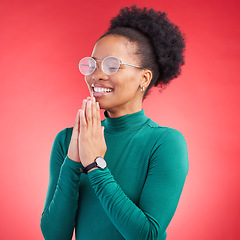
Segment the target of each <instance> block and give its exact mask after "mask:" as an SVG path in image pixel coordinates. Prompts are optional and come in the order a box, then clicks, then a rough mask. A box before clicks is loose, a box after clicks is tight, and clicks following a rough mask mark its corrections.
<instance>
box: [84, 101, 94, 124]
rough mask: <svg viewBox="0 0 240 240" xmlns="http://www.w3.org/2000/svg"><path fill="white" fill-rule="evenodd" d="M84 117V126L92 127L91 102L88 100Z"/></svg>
mask: <svg viewBox="0 0 240 240" xmlns="http://www.w3.org/2000/svg"><path fill="white" fill-rule="evenodd" d="M85 115H86V117H85V118H86V124H87V125H88V126H92V101H91V100H88V101H87V103H86V111H85Z"/></svg>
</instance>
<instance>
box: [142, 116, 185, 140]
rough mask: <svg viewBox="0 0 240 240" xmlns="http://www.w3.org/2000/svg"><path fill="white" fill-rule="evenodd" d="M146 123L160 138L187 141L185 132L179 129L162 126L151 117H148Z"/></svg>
mask: <svg viewBox="0 0 240 240" xmlns="http://www.w3.org/2000/svg"><path fill="white" fill-rule="evenodd" d="M146 124H147V127H148V130H149V131H151V132H152V133H153V134H154V135H156V137H157V138H158V139H159V140H168V141H169V140H172V141H174V140H177V141H185V138H184V136H183V134H182V133H181V132H180V131H179V130H177V129H174V128H171V127H166V126H161V125H159V124H157V123H156V122H154V121H153V120H152V119H150V118H149V119H148V121H147V123H146Z"/></svg>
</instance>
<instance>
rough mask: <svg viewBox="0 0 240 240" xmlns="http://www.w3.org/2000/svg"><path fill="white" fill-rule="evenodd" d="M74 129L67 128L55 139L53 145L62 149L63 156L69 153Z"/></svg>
mask: <svg viewBox="0 0 240 240" xmlns="http://www.w3.org/2000/svg"><path fill="white" fill-rule="evenodd" d="M72 130H73V127H67V128H64V129H62V130H61V131H59V132H58V133H57V135H56V137H55V139H54V143H53V145H54V146H56V147H58V148H59V147H60V148H61V150H62V152H63V154H66V153H67V149H68V146H69V143H70V140H71V137H72Z"/></svg>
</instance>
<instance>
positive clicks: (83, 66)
mask: <svg viewBox="0 0 240 240" xmlns="http://www.w3.org/2000/svg"><path fill="white" fill-rule="evenodd" d="M98 61H100V62H102V64H101V68H102V71H103V72H104V73H105V74H107V75H113V74H114V73H116V72H117V71H118V69H119V68H120V66H121V64H123V65H127V66H131V67H136V68H141V69H143V68H142V67H139V66H136V65H133V64H129V63H124V62H122V61H120V60H119V59H118V58H117V57H113V56H108V57H105V58H104V59H103V60H95V59H94V58H92V57H84V58H82V59H81V60H80V62H79V63H78V67H79V70H80V72H81V73H82V74H83V75H85V76H88V75H91V74H92V73H93V72H94V71H95V70H96V69H98V66H97V62H98Z"/></svg>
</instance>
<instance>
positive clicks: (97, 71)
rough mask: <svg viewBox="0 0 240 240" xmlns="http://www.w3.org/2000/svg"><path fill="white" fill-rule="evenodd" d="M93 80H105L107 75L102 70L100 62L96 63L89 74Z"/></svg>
mask: <svg viewBox="0 0 240 240" xmlns="http://www.w3.org/2000/svg"><path fill="white" fill-rule="evenodd" d="M90 76H91V77H92V78H93V79H95V80H107V79H108V75H107V74H106V73H105V72H103V70H102V62H98V63H97V67H96V69H95V71H94V72H93V73H92V74H91V75H90Z"/></svg>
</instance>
